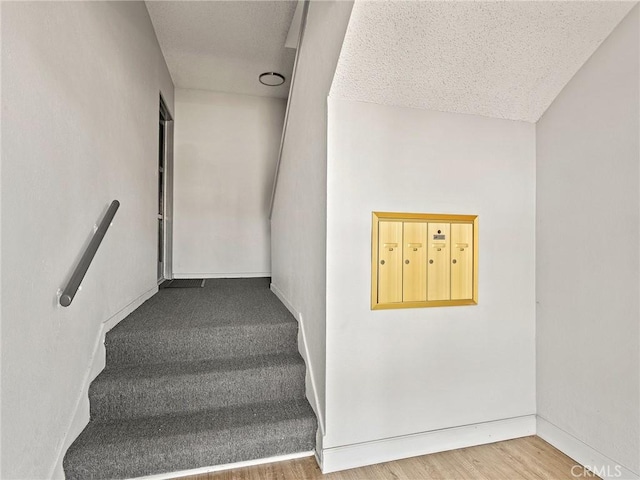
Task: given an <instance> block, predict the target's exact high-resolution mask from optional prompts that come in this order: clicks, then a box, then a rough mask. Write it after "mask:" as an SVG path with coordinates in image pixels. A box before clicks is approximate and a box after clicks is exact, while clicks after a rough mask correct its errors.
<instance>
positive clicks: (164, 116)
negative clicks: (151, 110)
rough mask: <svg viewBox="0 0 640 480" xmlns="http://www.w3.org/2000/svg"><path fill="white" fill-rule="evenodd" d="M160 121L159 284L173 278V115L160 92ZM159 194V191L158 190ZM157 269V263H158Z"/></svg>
mask: <svg viewBox="0 0 640 480" xmlns="http://www.w3.org/2000/svg"><path fill="white" fill-rule="evenodd" d="M159 112H160V122H161V123H162V125H163V136H164V142H163V145H162V155H163V160H164V162H163V163H164V167H163V168H164V172H163V174H164V175H163V185H162V192H163V200H162V206H163V209H162V210H163V211H162V218H163V227H164V229H163V230H164V231H163V239H162V246H163V252H162V253H163V255H162V259H163V260H164V261H163V265H162V266H163V268H162V270H163V271H162V277H161V278H159V279H158V284H160V283H162V282H163V281H164V280H171V279H173V116H172V115H171V112H170V111H169V108H168V107H167V104H166V102H165V101H164V98H163V96H162V93H160V110H159ZM158 195H159V192H158ZM156 269H157V265H156Z"/></svg>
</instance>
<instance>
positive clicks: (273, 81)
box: [258, 72, 284, 87]
mask: <svg viewBox="0 0 640 480" xmlns="http://www.w3.org/2000/svg"><path fill="white" fill-rule="evenodd" d="M258 80H259V81H260V83H261V84H263V85H266V86H267V87H277V86H279V85H282V84H283V83H284V76H282V75H280V74H279V73H276V72H265V73H263V74H261V75H260V76H259V77H258Z"/></svg>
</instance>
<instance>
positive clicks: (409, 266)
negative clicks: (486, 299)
mask: <svg viewBox="0 0 640 480" xmlns="http://www.w3.org/2000/svg"><path fill="white" fill-rule="evenodd" d="M372 217H373V218H372V238H371V243H372V249H371V308H372V309H373V310H378V309H386V308H420V307H443V306H456V305H476V304H477V303H478V217H477V215H445V214H432V213H389V212H373V216H372Z"/></svg>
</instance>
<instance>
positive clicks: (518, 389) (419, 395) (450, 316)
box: [324, 96, 535, 469]
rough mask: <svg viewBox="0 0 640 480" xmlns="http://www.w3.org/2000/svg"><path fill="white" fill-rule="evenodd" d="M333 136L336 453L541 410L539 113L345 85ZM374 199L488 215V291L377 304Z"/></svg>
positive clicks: (483, 255)
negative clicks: (444, 103) (429, 301)
mask: <svg viewBox="0 0 640 480" xmlns="http://www.w3.org/2000/svg"><path fill="white" fill-rule="evenodd" d="M328 138H329V141H328V145H329V146H328V173H327V177H328V178H327V183H328V205H327V393H326V395H327V400H326V401H327V407H326V409H327V411H326V413H327V435H326V437H325V442H324V447H325V449H326V450H325V458H326V457H327V455H328V454H329V453H331V454H333V452H335V453H336V454H338V453H340V452H345V451H348V449H350V448H351V449H353V448H354V446H357V444H360V443H363V442H372V441H378V440H385V439H387V440H389V442H396V440H397V438H393V439H392V437H401V436H409V435H412V434H419V433H422V432H429V431H434V430H438V429H447V428H450V427H456V426H462V425H471V424H477V423H481V422H490V421H494V420H500V419H511V418H514V417H524V416H530V415H532V414H534V413H535V357H534V354H535V343H534V342H535V339H534V333H535V324H534V322H535V303H534V282H535V280H534V273H535V255H534V254H535V246H534V241H535V232H534V225H535V219H534V215H535V126H534V125H532V124H528V123H523V122H513V121H508V120H497V119H490V118H485V117H477V116H471V115H461V114H448V113H438V112H431V111H426V110H419V109H410V108H402V107H390V106H382V105H375V104H368V103H358V102H354V101H348V100H343V99H339V98H335V97H333V96H332V97H330V98H329V137H328ZM372 211H393V212H424V213H456V214H477V215H478V216H479V232H480V233H479V235H480V240H479V241H480V251H479V264H480V266H479V304H478V305H477V306H465V307H447V308H422V309H401V310H377V311H372V310H371V309H370V289H371V283H370V282H371V212H372ZM527 418H528V422H529V423H526V425H531V424H532V423H533V418H532V417H527ZM522 425H525V424H524V423H523V424H522ZM474 428H475V427H474ZM518 428H520V427H518ZM516 430H517V431H519V432H522V431H528V430H530V427H526V428H525V429H524V430H522V429H521V430H518V429H516ZM516 430H513V431H512V432H511V433H510V434H512V435H517V432H516ZM513 432H516V433H513ZM530 433H532V432H530ZM464 435H466V433H460V434H457V436H458V437H460V438H462V437H463V436H464ZM407 439H409V440H408V441H411V439H410V437H407ZM494 440H495V439H494ZM474 441H475V440H474ZM396 443H397V442H396ZM432 443H433V442H432ZM472 443H473V442H472ZM376 445H386V444H385V443H384V442H382V443H378V444H371V448H372V449H376V448H378V447H377V446H376ZM380 448H382V447H380ZM420 448H422V447H417V448H416V449H413V450H403V447H402V446H399V447H398V450H397V451H396V453H395V456H396V457H402V456H410V455H417V454H420V453H424V451H421V450H420ZM446 448H452V447H451V446H447V445H445V444H441V445H438V443H437V441H436V442H435V443H434V444H432V445H431V449H430V451H434V450H438V449H440V450H443V449H446ZM384 455H386V453H382V454H381V455H380V456H376V454H375V453H372V451H368V450H366V448H365V449H363V450H362V451H361V452H360V453H358V457H357V458H353V459H352V460H353V461H352V462H351V463H350V464H349V465H350V466H354V465H358V464H360V465H362V464H366V463H374V462H377V461H381V460H382V459H383V458H385V457H384ZM387 458H388V457H387ZM347 463H349V462H347ZM328 468H329V469H332V468H333V467H331V466H329V467H328Z"/></svg>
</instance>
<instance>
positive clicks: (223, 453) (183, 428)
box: [64, 279, 317, 479]
mask: <svg viewBox="0 0 640 480" xmlns="http://www.w3.org/2000/svg"><path fill="white" fill-rule="evenodd" d="M268 287H269V280H268V279H233V280H207V282H206V286H205V287H204V288H188V289H163V290H160V292H159V293H158V294H157V295H155V296H154V297H152V298H151V299H149V300H148V301H147V302H145V303H144V304H143V305H142V306H141V307H140V308H138V309H137V310H136V311H135V312H133V313H132V314H131V315H130V316H129V317H127V318H126V319H125V320H123V321H122V322H120V324H119V325H117V326H116V327H115V328H114V329H113V330H112V331H110V332H109V333H108V334H107V338H106V342H105V345H106V350H107V366H106V368H105V370H104V371H103V372H102V373H100V375H98V377H96V379H95V380H94V381H93V382H92V384H91V386H90V388H89V400H90V405H91V421H90V422H89V425H87V427H86V428H85V429H84V431H83V432H82V433H81V434H80V436H79V437H78V438H77V439H76V441H75V442H74V443H73V444H72V445H71V447H70V448H69V450H68V451H67V454H66V455H65V459H64V469H65V474H66V477H67V478H68V479H104V478H133V477H140V476H145V475H152V474H156V473H166V472H172V471H178V470H187V469H193V468H200V467H206V466H212V465H220V464H226V463H234V462H239V461H245V460H252V459H258V458H266V457H270V456H274V455H284V454H289V453H297V452H303V451H309V450H313V448H314V446H315V432H316V428H317V425H316V418H315V416H314V413H313V410H312V409H311V407H310V406H309V403H308V402H307V400H306V399H305V385H304V379H305V365H304V361H303V360H302V358H301V357H300V355H299V354H298V350H297V327H298V326H297V323H296V321H295V319H294V318H293V317H292V316H291V314H290V313H289V312H288V310H287V309H286V308H285V307H284V306H283V305H282V304H281V303H280V302H279V301H278V299H277V298H276V297H275V296H274V295H273V294H272V293H271V291H270V290H269V288H268Z"/></svg>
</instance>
